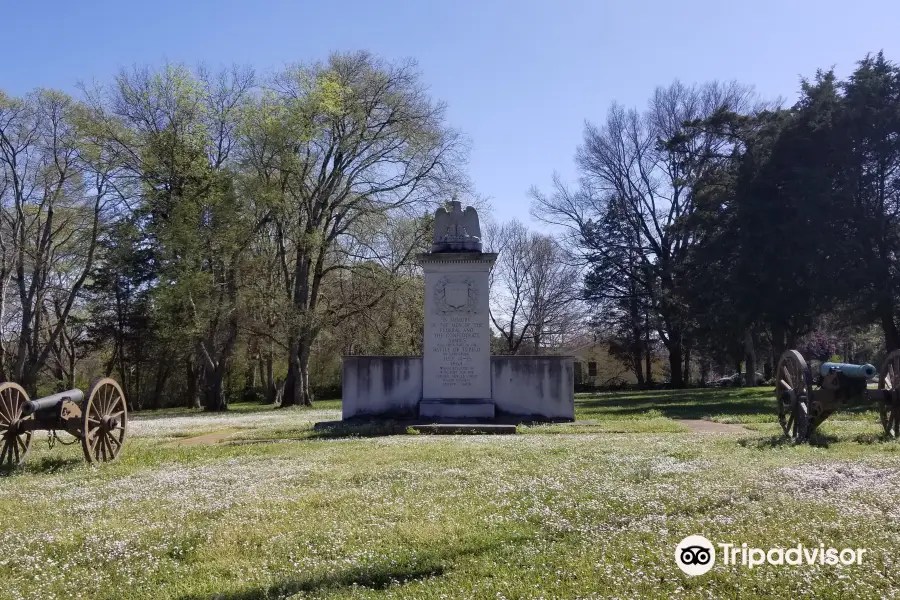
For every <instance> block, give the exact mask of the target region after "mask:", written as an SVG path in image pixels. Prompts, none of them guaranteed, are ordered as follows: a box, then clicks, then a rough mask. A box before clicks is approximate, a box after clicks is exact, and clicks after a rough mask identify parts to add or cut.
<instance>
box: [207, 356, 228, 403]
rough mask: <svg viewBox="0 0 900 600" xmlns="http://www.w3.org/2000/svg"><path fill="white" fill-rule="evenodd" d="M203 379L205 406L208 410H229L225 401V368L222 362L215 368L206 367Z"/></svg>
mask: <svg viewBox="0 0 900 600" xmlns="http://www.w3.org/2000/svg"><path fill="white" fill-rule="evenodd" d="M205 375H206V377H205V378H204V381H203V407H204V409H205V410H206V411H208V412H215V411H223V410H228V403H227V402H226V401H225V389H224V386H223V382H224V380H225V369H224V368H223V367H222V365H221V363H220V364H219V365H218V366H217V367H216V368H215V369H206V373H205Z"/></svg>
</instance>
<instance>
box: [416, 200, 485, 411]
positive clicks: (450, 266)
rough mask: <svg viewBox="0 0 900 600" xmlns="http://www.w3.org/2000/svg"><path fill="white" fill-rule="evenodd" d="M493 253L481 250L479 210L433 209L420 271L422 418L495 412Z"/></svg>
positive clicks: (455, 205) (454, 205) (455, 206)
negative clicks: (490, 284) (428, 247)
mask: <svg viewBox="0 0 900 600" xmlns="http://www.w3.org/2000/svg"><path fill="white" fill-rule="evenodd" d="M496 259H497V255H496V254H492V253H484V252H482V251H481V228H480V226H479V223H478V213H477V212H476V211H475V209H474V208H472V207H471V206H470V207H468V208H466V209H465V210H463V209H462V206H461V205H460V203H459V202H458V201H456V200H454V201H452V202H451V203H450V210H449V211H447V210H444V209H443V208H440V209H438V211H437V214H436V215H435V219H434V244H433V245H432V247H431V252H429V253H427V254H421V255H419V262H420V264H421V265H422V269H423V270H424V271H425V339H424V344H423V348H424V356H423V359H422V361H423V365H422V367H423V387H422V402H421V403H420V405H419V416H420V417H422V418H481V419H485V418H487V419H490V418H493V417H494V403H493V402H492V400H491V332H490V313H489V310H490V308H489V306H488V274H489V273H490V270H491V267H492V266H493V264H494V261H495V260H496Z"/></svg>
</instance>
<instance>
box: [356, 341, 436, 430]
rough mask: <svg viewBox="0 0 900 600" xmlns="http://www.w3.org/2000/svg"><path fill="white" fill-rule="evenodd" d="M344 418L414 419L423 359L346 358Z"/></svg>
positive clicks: (385, 357)
mask: <svg viewBox="0 0 900 600" xmlns="http://www.w3.org/2000/svg"><path fill="white" fill-rule="evenodd" d="M341 387H342V397H343V402H342V417H343V418H344V419H349V418H351V417H363V416H384V417H396V418H413V417H417V416H418V415H419V401H420V400H421V399H422V357H421V356H345V357H344V374H343V381H342V382H341Z"/></svg>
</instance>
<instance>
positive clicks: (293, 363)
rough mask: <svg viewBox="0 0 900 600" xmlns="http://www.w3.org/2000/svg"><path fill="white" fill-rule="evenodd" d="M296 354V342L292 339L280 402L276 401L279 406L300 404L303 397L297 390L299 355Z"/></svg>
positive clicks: (285, 406)
mask: <svg viewBox="0 0 900 600" xmlns="http://www.w3.org/2000/svg"><path fill="white" fill-rule="evenodd" d="M298 354H299V349H298V347H297V342H296V341H295V340H293V339H292V340H291V342H290V346H289V350H288V372H287V377H285V379H284V388H283V391H282V393H281V402H279V403H278V406H279V408H287V407H288V406H296V405H297V404H300V401H301V400H302V398H303V395H302V393H300V392H299V390H298V381H299V379H300V375H299V373H300V357H299V355H298Z"/></svg>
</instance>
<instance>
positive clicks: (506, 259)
mask: <svg viewBox="0 0 900 600" xmlns="http://www.w3.org/2000/svg"><path fill="white" fill-rule="evenodd" d="M485 233H486V235H485V242H486V244H487V247H488V249H489V250H490V251H492V252H498V253H499V256H498V257H497V262H496V263H495V264H494V268H493V269H492V270H491V274H490V278H489V284H490V289H491V323H492V324H493V325H494V328H495V329H496V330H497V331H498V332H499V334H500V336H501V338H502V339H503V348H504V351H505V352H507V353H509V354H517V353H519V352H520V351H521V350H522V349H523V347H524V346H525V345H529V346H530V348H531V350H532V351H533V352H534V353H535V354H540V353H541V352H542V350H543V349H544V348H546V347H547V346H548V345H551V346H557V347H559V346H561V345H563V344H564V343H565V341H566V340H567V339H568V338H569V337H570V336H571V335H572V334H573V333H574V332H576V331H577V330H578V329H579V327H580V326H581V325H582V323H583V321H582V317H583V310H582V304H581V302H580V297H581V289H580V288H581V271H580V269H579V268H578V267H577V266H576V265H574V264H572V263H571V261H570V260H569V257H568V255H567V254H566V252H565V251H564V249H563V248H562V246H561V245H560V244H559V242H558V241H557V240H555V239H554V238H552V237H550V236H547V235H542V234H539V233H535V232H531V231H529V230H528V229H527V228H526V227H525V225H523V224H522V223H521V222H519V221H516V220H513V221H510V222H508V223H505V224H502V225H498V224H497V223H494V222H490V223H487V224H486V226H485Z"/></svg>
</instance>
